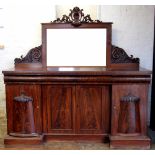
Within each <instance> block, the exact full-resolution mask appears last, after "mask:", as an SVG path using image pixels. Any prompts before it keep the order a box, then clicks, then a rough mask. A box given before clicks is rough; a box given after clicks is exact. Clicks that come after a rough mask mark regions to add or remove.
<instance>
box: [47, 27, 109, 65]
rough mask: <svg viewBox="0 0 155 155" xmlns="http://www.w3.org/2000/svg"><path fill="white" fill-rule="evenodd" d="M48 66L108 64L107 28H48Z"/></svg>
mask: <svg viewBox="0 0 155 155" xmlns="http://www.w3.org/2000/svg"><path fill="white" fill-rule="evenodd" d="M46 37H47V38H46V51H47V66H106V38H107V36H106V29H105V28H95V29H94V28H83V29H78V28H77V29H46Z"/></svg>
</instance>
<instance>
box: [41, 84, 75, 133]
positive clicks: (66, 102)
mask: <svg viewBox="0 0 155 155" xmlns="http://www.w3.org/2000/svg"><path fill="white" fill-rule="evenodd" d="M43 91H44V92H43V94H44V95H43V96H44V108H45V109H44V112H43V115H44V116H43V117H44V132H47V133H73V132H74V129H75V99H74V98H75V86H72V85H47V86H44V88H43Z"/></svg>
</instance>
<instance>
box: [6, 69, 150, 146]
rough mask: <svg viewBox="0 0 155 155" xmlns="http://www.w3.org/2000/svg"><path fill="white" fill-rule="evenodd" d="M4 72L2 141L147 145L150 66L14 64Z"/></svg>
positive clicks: (148, 142)
mask: <svg viewBox="0 0 155 155" xmlns="http://www.w3.org/2000/svg"><path fill="white" fill-rule="evenodd" d="M3 74H4V81H5V85H6V107H7V133H8V136H7V137H6V138H5V141H4V143H5V144H40V143H42V142H46V141H48V140H76V141H77V140H93V141H100V142H106V141H109V142H110V147H111V148H129V147H132V148H143V149H146V148H147V149H148V148H150V138H149V137H148V136H147V107H148V87H149V83H150V78H151V77H150V75H151V72H150V71H147V70H144V69H140V70H137V71H132V70H130V71H117V70H115V71H114V70H110V69H109V70H108V69H106V68H99V67H91V68H90V67H89V68H87V67H85V68H84V67H83V68H80V67H79V68H74V70H72V71H59V67H53V68H46V69H34V70H32V69H31V70H28V69H25V70H24V69H14V70H9V71H3ZM16 105H18V106H16ZM23 105H24V108H22V106H23ZM25 105H27V106H25ZM23 119H24V121H23Z"/></svg>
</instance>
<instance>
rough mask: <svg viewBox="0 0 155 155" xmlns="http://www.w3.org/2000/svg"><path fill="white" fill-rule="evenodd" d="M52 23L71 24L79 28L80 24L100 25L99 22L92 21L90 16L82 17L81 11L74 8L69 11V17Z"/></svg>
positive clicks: (65, 16)
mask: <svg viewBox="0 0 155 155" xmlns="http://www.w3.org/2000/svg"><path fill="white" fill-rule="evenodd" d="M52 23H71V24H72V25H74V26H79V25H81V24H82V23H102V21H99V20H92V19H91V17H90V15H86V16H85V15H84V13H83V9H80V8H79V7H74V8H73V10H71V9H70V13H69V15H68V16H67V15H63V16H62V18H61V19H60V18H57V19H56V20H54V21H53V22H52Z"/></svg>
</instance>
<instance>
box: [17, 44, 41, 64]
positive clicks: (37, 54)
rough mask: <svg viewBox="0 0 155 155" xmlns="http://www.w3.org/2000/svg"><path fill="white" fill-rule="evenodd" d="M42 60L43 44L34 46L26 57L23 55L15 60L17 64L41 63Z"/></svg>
mask: <svg viewBox="0 0 155 155" xmlns="http://www.w3.org/2000/svg"><path fill="white" fill-rule="evenodd" d="M41 60H42V45H40V46H38V47H34V48H32V49H31V50H29V52H28V53H27V55H26V56H25V57H23V55H22V56H21V57H20V58H15V59H14V62H15V64H19V63H41Z"/></svg>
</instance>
